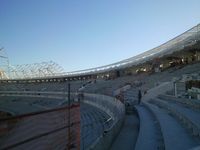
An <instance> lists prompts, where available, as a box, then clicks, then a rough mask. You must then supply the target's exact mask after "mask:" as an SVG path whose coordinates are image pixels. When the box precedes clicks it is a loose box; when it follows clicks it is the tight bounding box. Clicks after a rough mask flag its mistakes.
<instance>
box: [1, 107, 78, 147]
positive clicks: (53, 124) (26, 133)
mask: <svg viewBox="0 0 200 150" xmlns="http://www.w3.org/2000/svg"><path fill="white" fill-rule="evenodd" d="M69 115H70V116H69ZM0 149H29V150H31V149H34V150H35V149H37V150H38V149H48V150H51V149H52V150H56V149H80V105H79V104H73V105H71V106H70V107H62V108H56V109H51V110H45V111H41V112H35V113H29V114H24V115H19V116H15V117H9V118H5V119H0Z"/></svg>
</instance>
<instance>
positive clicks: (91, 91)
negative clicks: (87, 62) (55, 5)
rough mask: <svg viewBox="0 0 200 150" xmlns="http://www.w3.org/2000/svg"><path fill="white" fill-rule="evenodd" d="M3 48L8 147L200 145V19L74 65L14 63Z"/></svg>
mask: <svg viewBox="0 0 200 150" xmlns="http://www.w3.org/2000/svg"><path fill="white" fill-rule="evenodd" d="M1 52H2V53H1V59H2V61H3V62H4V63H2V64H3V65H1V72H0V76H1V80H0V96H1V101H0V149H16V150H17V149H27V148H28V149H54V150H56V149H81V150H84V149H97V150H103V149H117V148H118V149H121V148H122V147H120V146H124V145H125V147H126V146H127V147H128V146H129V148H130V149H136V150H145V149H148V150H151V149H152V150H155V149H163V150H164V149H166V150H178V149H181V150H184V149H186V150H187V149H198V148H200V147H199V145H200V112H199V109H200V101H199V100H200V84H199V83H200V82H199V80H200V69H199V68H200V24H198V25H196V26H194V27H193V28H191V29H189V30H188V31H186V32H184V33H182V34H181V35H179V36H177V37H175V38H173V39H171V40H170V41H167V42H166V43H164V44H162V45H160V46H157V47H155V48H153V49H151V50H148V51H146V52H144V53H141V54H139V55H137V56H133V57H130V58H128V59H125V60H122V61H119V62H115V63H112V64H110V65H106V66H101V67H97V68H91V69H86V70H79V71H73V72H63V69H62V67H60V66H59V65H57V64H56V63H54V62H43V63H35V64H27V65H18V66H11V65H10V64H9V63H8V58H7V56H6V55H4V54H3V49H1ZM138 91H141V95H142V102H141V103H140V104H138ZM128 125H129V126H131V127H130V129H129V128H128V127H127V126H128ZM144 143H145V144H144ZM123 148H124V147H123ZM124 149H126V148H124Z"/></svg>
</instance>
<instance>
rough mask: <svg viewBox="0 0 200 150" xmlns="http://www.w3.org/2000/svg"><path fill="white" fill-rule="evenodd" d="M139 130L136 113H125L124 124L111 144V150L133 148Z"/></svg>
mask: <svg viewBox="0 0 200 150" xmlns="http://www.w3.org/2000/svg"><path fill="white" fill-rule="evenodd" d="M138 132H139V120H138V117H137V115H136V114H135V113H134V114H130V115H126V117H125V122H124V125H123V127H122V129H121V131H120V133H119V135H118V136H117V137H116V139H115V141H114V142H113V144H112V146H111V150H122V149H124V150H134V148H135V144H136V141H137V136H138Z"/></svg>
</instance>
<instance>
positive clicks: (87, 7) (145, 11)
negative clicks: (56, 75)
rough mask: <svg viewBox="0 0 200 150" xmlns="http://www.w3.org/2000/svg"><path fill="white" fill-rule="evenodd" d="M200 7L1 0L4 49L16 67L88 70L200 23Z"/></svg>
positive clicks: (160, 2) (150, 0)
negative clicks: (52, 65)
mask: <svg viewBox="0 0 200 150" xmlns="http://www.w3.org/2000/svg"><path fill="white" fill-rule="evenodd" d="M199 8H200V1H199V0H167V1H164V0H0V47H4V49H5V50H6V53H7V55H8V57H9V60H10V63H11V64H13V65H16V64H27V63H36V62H43V61H50V60H52V61H55V62H57V63H58V64H60V65H61V66H62V67H63V68H64V69H65V71H73V70H80V69H87V68H91V67H97V66H102V65H106V64H110V63H114V62H117V61H120V60H123V59H126V58H129V57H132V56H134V55H137V54H139V53H142V52H144V51H146V50H149V49H151V48H154V47H156V46H159V45H160V44H162V43H164V42H166V41H168V40H170V39H171V38H173V37H175V36H177V35H179V34H181V33H182V32H184V31H186V30H188V29H190V28H191V27H193V26H195V25H197V24H198V23H200V9H199Z"/></svg>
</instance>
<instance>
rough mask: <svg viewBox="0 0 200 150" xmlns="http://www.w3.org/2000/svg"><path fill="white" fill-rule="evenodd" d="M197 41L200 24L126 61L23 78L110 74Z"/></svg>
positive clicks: (181, 48)
mask: <svg viewBox="0 0 200 150" xmlns="http://www.w3.org/2000/svg"><path fill="white" fill-rule="evenodd" d="M197 41H200V24H198V25H196V26H194V27H193V28H191V29H189V30H187V31H186V32H184V33H182V34H181V35H179V36H177V37H175V38H173V39H171V40H169V41H167V42H165V43H163V44H162V45H160V46H157V47H155V48H153V49H150V50H148V51H146V52H143V53H141V54H139V55H136V56H133V57H130V58H128V59H125V60H122V61H119V62H116V63H112V64H109V65H105V66H100V67H95V68H90V69H85V70H78V71H72V72H64V73H60V74H55V75H54V76H47V77H41V78H23V79H44V78H59V77H74V76H84V75H92V74H97V73H104V72H108V71H112V70H119V69H123V68H126V67H130V66H134V65H138V64H140V63H144V62H146V61H149V60H152V59H154V58H157V57H162V56H164V55H167V54H171V53H173V52H176V51H180V50H183V49H184V47H185V46H189V45H194V44H196V43H197ZM20 79H22V78H20ZM11 80H18V79H11Z"/></svg>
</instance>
